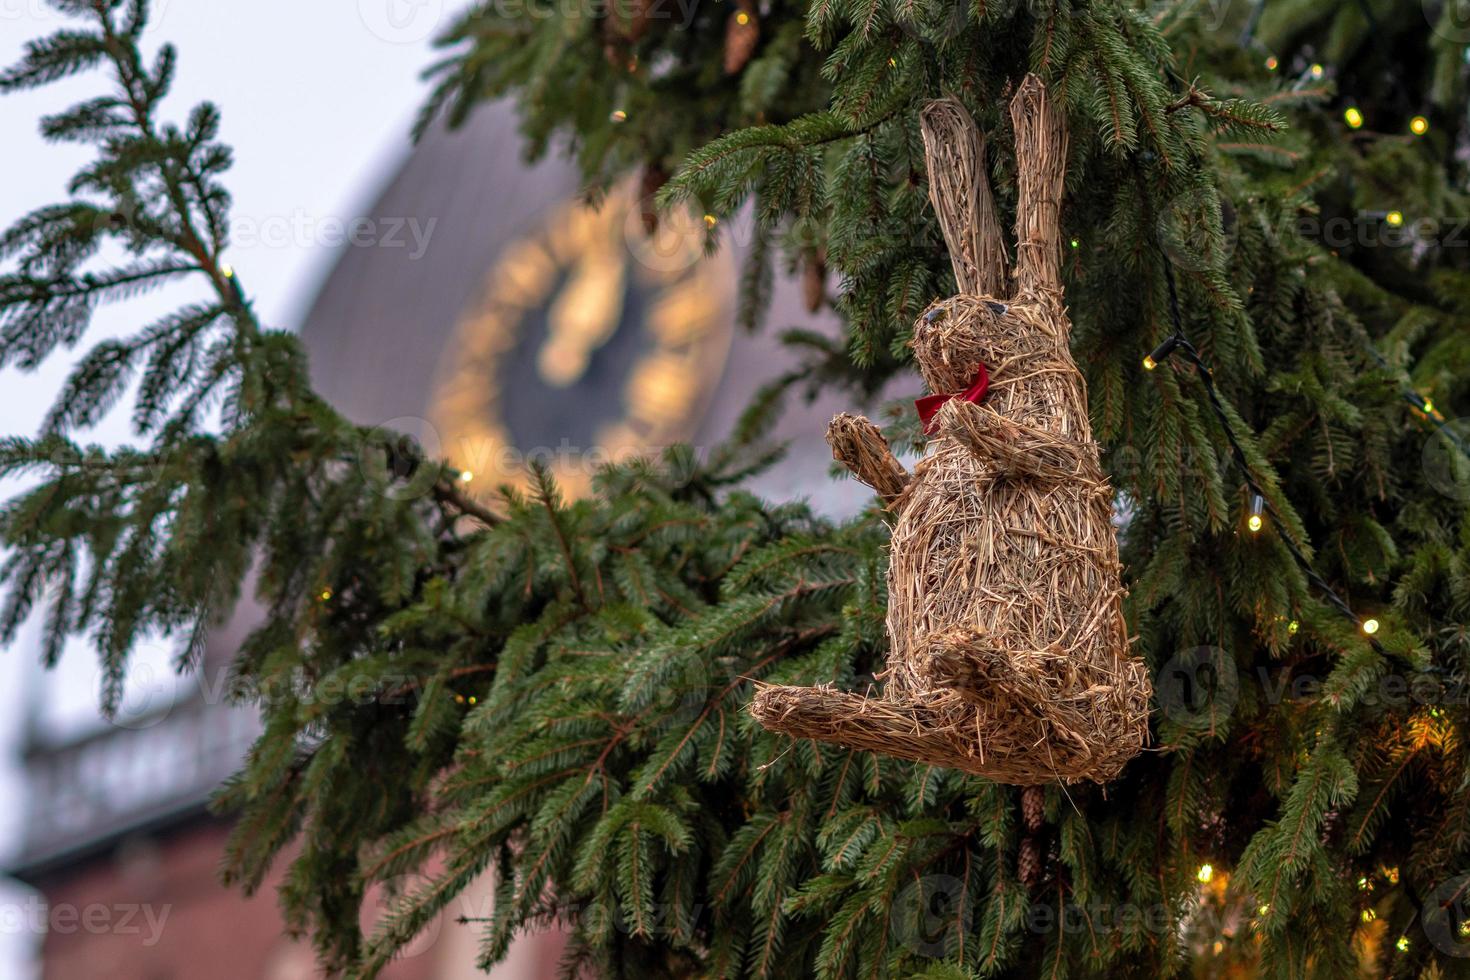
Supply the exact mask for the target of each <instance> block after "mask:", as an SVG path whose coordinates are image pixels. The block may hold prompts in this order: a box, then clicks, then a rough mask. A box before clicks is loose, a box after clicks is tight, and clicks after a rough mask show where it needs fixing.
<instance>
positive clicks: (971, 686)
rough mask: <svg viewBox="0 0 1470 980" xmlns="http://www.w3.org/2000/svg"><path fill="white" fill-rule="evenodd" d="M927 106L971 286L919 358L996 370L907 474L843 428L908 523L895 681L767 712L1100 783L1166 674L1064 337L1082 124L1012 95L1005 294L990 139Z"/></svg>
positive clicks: (895, 561)
mask: <svg viewBox="0 0 1470 980" xmlns="http://www.w3.org/2000/svg"><path fill="white" fill-rule="evenodd" d="M931 108H932V109H934V113H933V115H932V116H931V115H929V114H928V113H929V110H926V117H925V120H924V121H925V134H924V135H925V147H926V156H928V158H929V164H930V186H931V194H932V195H933V196H935V205H936V210H937V211H938V212H939V217H940V223H941V226H942V227H943V229H944V232H945V238H946V240H947V242H948V243H949V246H950V252H951V257H952V259H953V261H954V265H955V273H956V279H957V281H958V282H959V283H960V286H961V290H962V291H961V293H960V294H959V295H956V296H954V297H951V298H950V299H947V300H942V301H940V302H937V303H935V304H933V305H932V306H930V308H929V309H928V310H926V311H925V313H924V314H923V315H922V316H920V318H919V320H918V322H917V323H916V324H915V326H914V333H913V341H912V344H913V349H914V357H915V361H916V363H917V365H918V367H919V370H920V373H921V374H922V375H923V377H924V379H925V381H926V382H927V383H928V385H929V388H930V390H931V391H933V392H935V393H940V394H943V393H950V392H961V391H965V390H966V389H967V386H969V385H971V384H972V382H973V381H974V380H975V379H976V378H977V377H978V376H979V375H978V374H977V372H978V371H979V370H980V369H981V368H982V366H983V368H984V369H985V370H986V371H987V372H988V375H989V387H988V390H987V391H986V393H985V396H984V399H983V401H980V402H979V403H975V402H971V401H966V400H964V399H963V398H961V397H955V398H951V399H949V400H948V401H947V402H945V403H944V404H943V406H942V407H941V408H940V409H939V411H938V414H937V416H936V417H935V420H934V421H935V423H936V424H935V433H934V437H933V438H932V439H931V440H930V443H929V446H928V451H927V452H926V454H925V456H924V458H923V459H922V460H920V461H919V463H918V464H917V465H916V467H915V470H914V473H913V475H912V476H911V477H910V476H908V475H907V474H904V473H903V470H902V467H901V466H900V465H899V464H898V463H897V461H896V460H895V459H893V458H892V456H891V454H889V453H888V450H887V444H886V442H884V441H883V439H882V436H881V434H879V433H878V432H877V430H876V428H875V427H873V426H872V423H870V422H868V421H867V420H866V419H862V418H860V417H856V416H849V415H842V416H839V417H838V418H837V419H834V420H833V425H832V427H831V428H830V429H829V433H828V438H829V441H830V442H831V443H832V445H833V451H834V455H835V456H836V457H837V458H838V459H840V460H843V461H844V462H846V463H847V464H848V465H849V466H850V467H851V468H853V469H854V471H855V472H857V474H858V476H859V477H860V478H862V479H864V480H865V481H866V482H868V483H869V484H870V485H872V486H873V487H874V488H875V489H877V490H878V491H879V493H880V495H882V496H883V498H884V500H885V501H886V502H887V503H888V505H889V508H890V510H891V511H892V512H893V513H894V515H895V523H894V528H893V537H892V544H891V555H890V563H889V570H888V593H889V595H888V618H887V625H888V632H889V637H890V649H889V654H888V661H887V668H886V670H885V671H884V672H883V674H882V680H883V682H884V691H883V695H882V696H881V697H876V698H874V697H867V696H863V695H856V694H850V693H846V692H842V691H838V690H835V689H833V688H830V687H825V686H821V687H812V688H798V687H777V686H763V687H762V688H761V689H760V690H759V691H758V693H757V697H756V701H755V703H754V705H753V706H752V711H753V712H754V714H755V715H756V717H757V718H759V719H760V721H761V723H762V724H764V725H765V726H766V727H768V728H771V729H773V730H776V731H784V732H788V733H790V734H793V735H798V736H803V737H808V738H815V739H819V740H822V741H828V742H834V743H837V744H841V745H847V746H851V747H856V748H865V749H872V750H875V751H879V752H883V753H886V754H889V755H893V756H897V757H901V758H907V759H913V760H916V761H921V762H927V763H931V764H935V765H943V766H950V767H954V768H958V769H963V770H965V771H968V772H974V773H978V774H982V775H987V776H990V777H992V778H995V779H998V780H1001V781H1005V782H1011V783H1016V784H1034V783H1044V782H1052V781H1057V780H1063V781H1070V780H1076V779H1092V780H1095V781H1103V780H1106V779H1110V778H1112V777H1113V776H1115V775H1116V774H1117V772H1118V770H1119V769H1121V768H1122V766H1123V765H1124V764H1125V763H1126V762H1127V761H1128V760H1129V759H1130V758H1132V757H1133V756H1134V755H1136V754H1137V752H1138V751H1139V750H1140V749H1141V748H1142V746H1143V744H1144V742H1145V741H1146V739H1147V734H1148V700H1149V696H1150V684H1149V680H1148V676H1147V673H1146V671H1145V668H1144V665H1143V664H1142V663H1141V662H1140V661H1138V660H1137V659H1135V658H1131V657H1129V655H1128V634H1127V628H1126V625H1125V623H1124V620H1123V615H1122V602H1121V600H1122V596H1123V594H1124V591H1123V588H1122V581H1121V567H1120V565H1119V562H1118V545H1117V535H1116V532H1115V529H1114V527H1113V524H1112V491H1111V489H1110V487H1109V486H1108V483H1107V481H1106V479H1105V477H1104V475H1103V473H1102V470H1101V466H1100V464H1099V458H1098V450H1097V446H1096V444H1095V443H1094V442H1093V440H1092V432H1091V425H1090V423H1089V419H1088V414H1087V392H1086V385H1085V382H1084V380H1083V377H1082V374H1081V372H1080V371H1079V370H1078V369H1077V366H1076V364H1075V363H1074V361H1073V359H1072V354H1071V351H1070V348H1069V345H1068V335H1069V333H1070V322H1069V320H1068V318H1067V314H1066V310H1065V307H1064V305H1063V302H1062V295H1061V283H1060V271H1059V256H1058V252H1059V239H1060V221H1059V209H1060V197H1061V186H1062V177H1063V172H1062V166H1063V161H1064V159H1065V146H1066V139H1065V130H1064V129H1063V127H1062V125H1061V122H1060V119H1059V117H1058V116H1057V115H1055V114H1054V113H1053V111H1052V110H1051V107H1050V105H1049V103H1048V102H1047V101H1046V94H1045V89H1044V87H1042V85H1041V83H1040V81H1039V80H1038V79H1036V78H1035V77H1034V76H1029V77H1028V78H1027V79H1026V81H1025V82H1024V83H1023V85H1022V86H1021V88H1020V91H1019V92H1018V94H1017V96H1016V100H1015V102H1013V104H1012V116H1013V119H1014V121H1015V128H1016V134H1017V144H1018V148H1017V157H1018V172H1019V175H1020V193H1019V198H1020V201H1019V208H1018V211H1019V214H1018V220H1017V226H1018V235H1017V237H1018V242H1019V244H1018V259H1017V262H1018V268H1017V270H1016V274H1015V276H1014V288H1013V289H1011V290H1006V287H1007V286H1010V285H1012V279H1011V277H1009V276H1008V275H1007V274H1006V270H1005V260H1004V256H1005V251H1004V247H1003V246H1002V245H1001V244H1000V242H999V235H998V229H997V228H996V226H995V218H994V207H993V204H992V202H991V200H990V195H989V188H988V183H987V182H986V177H985V174H984V148H983V141H981V140H980V139H979V136H978V133H975V132H974V130H973V123H971V122H969V119H968V116H967V115H964V113H963V110H962V109H958V108H957V104H954V103H946V104H943V105H937V106H931ZM966 124H968V128H967V125H966ZM967 140H968V141H972V142H966V141H967ZM1002 291H1009V292H1011V293H1012V295H1011V296H1009V297H1007V298H998V297H997V296H995V294H996V293H1000V292H1002Z"/></svg>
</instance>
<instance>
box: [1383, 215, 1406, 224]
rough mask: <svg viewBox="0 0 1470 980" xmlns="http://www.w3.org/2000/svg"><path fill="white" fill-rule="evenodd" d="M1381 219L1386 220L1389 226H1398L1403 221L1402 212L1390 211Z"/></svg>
mask: <svg viewBox="0 0 1470 980" xmlns="http://www.w3.org/2000/svg"><path fill="white" fill-rule="evenodd" d="M1383 220H1384V221H1387V222H1388V226H1389V227H1390V228H1398V227H1399V226H1400V225H1402V224H1403V223H1404V212H1402V211H1390V212H1388V214H1386V215H1384V217H1383Z"/></svg>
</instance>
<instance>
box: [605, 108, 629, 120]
mask: <svg viewBox="0 0 1470 980" xmlns="http://www.w3.org/2000/svg"><path fill="white" fill-rule="evenodd" d="M608 118H609V119H611V120H612V121H613V122H615V123H620V122H623V121H624V120H625V119H627V118H628V114H627V113H626V112H624V111H623V110H622V109H614V110H613V111H612V112H611V113H609V114H608Z"/></svg>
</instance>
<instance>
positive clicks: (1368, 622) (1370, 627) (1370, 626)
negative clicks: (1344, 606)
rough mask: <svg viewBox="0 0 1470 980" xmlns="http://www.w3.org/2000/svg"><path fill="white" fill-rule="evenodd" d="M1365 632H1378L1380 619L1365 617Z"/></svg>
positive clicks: (1370, 634) (1371, 633) (1369, 633)
mask: <svg viewBox="0 0 1470 980" xmlns="http://www.w3.org/2000/svg"><path fill="white" fill-rule="evenodd" d="M1363 632H1364V633H1366V634H1367V635H1368V636H1372V635H1373V634H1374V633H1377V632H1378V620H1376V619H1365V620H1363Z"/></svg>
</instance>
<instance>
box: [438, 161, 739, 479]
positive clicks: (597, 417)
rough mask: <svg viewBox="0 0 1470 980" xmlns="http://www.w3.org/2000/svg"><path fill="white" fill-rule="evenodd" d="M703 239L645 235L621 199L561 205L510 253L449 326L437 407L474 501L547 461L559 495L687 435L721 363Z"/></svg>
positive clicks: (723, 299)
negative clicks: (612, 465)
mask: <svg viewBox="0 0 1470 980" xmlns="http://www.w3.org/2000/svg"><path fill="white" fill-rule="evenodd" d="M702 246H703V234H702V231H701V230H700V229H697V228H694V227H691V226H690V225H688V224H685V225H684V226H682V227H681V226H679V225H677V224H670V223H668V222H665V223H663V224H662V225H661V227H660V230H659V231H658V232H657V233H656V234H655V235H654V236H652V237H648V236H645V235H644V233H643V230H642V225H641V221H640V217H639V209H638V205H637V202H636V200H635V198H634V195H633V194H632V192H631V190H626V189H625V190H623V191H620V192H618V193H615V194H611V195H609V196H608V198H607V199H606V200H605V201H604V202H603V203H602V206H601V207H597V208H594V207H591V206H588V205H585V204H581V203H568V204H565V205H562V206H561V207H558V208H555V209H553V210H552V212H551V214H550V216H549V217H548V219H547V220H546V222H545V224H544V225H543V226H542V227H541V228H539V229H537V230H536V231H535V232H533V233H532V234H530V235H527V236H525V237H522V238H520V239H518V240H515V241H513V242H511V244H510V245H509V246H507V247H506V248H505V249H504V250H503V251H502V252H501V254H500V256H499V258H498V260H497V261H496V263H495V264H494V266H493V267H492V268H491V269H490V270H489V271H488V272H487V274H486V276H485V281H484V285H483V287H482V289H481V290H480V293H479V295H478V297H477V298H476V299H475V301H474V302H473V303H472V304H471V306H470V308H469V309H467V310H466V311H465V312H464V314H463V315H462V316H461V318H460V321H459V323H458V325H457V327H456V328H455V331H454V334H453V338H452V340H451V342H450V345H449V348H448V349H447V351H446V353H445V360H444V364H443V365H442V367H441V369H440V373H439V382H438V383H437V384H436V386H435V393H434V396H433V398H432V401H431V408H430V416H431V422H432V424H433V425H434V427H435V428H436V429H437V430H438V433H439V435H440V437H441V439H442V445H443V448H444V452H445V453H446V454H447V455H448V457H449V459H450V461H451V463H453V464H454V465H455V466H457V467H459V468H460V469H461V470H464V471H467V472H470V473H472V474H473V477H474V479H473V484H472V485H473V487H474V488H476V489H477V490H478V491H480V492H481V493H484V492H488V491H490V490H493V489H494V488H496V487H498V486H500V485H503V484H509V485H512V486H524V485H525V482H526V479H527V476H528V472H529V470H528V467H529V464H530V463H531V462H533V461H541V462H543V463H545V464H546V465H548V466H549V467H550V468H551V470H552V472H553V473H554V474H555V476H556V478H557V481H558V482H559V483H560V485H561V488H562V490H563V492H564V493H566V494H567V495H568V496H579V495H583V494H585V493H587V492H588V490H589V489H590V486H591V479H592V476H593V474H594V472H595V471H596V469H597V467H598V466H599V465H601V464H602V463H606V462H610V461H618V460H624V459H627V458H628V457H629V456H631V455H635V454H640V453H648V452H655V451H657V450H659V449H662V448H663V447H664V446H667V445H668V444H670V443H672V442H677V441H680V440H686V439H689V438H690V437H692V436H693V434H694V431H695V429H696V427H697V425H698V423H699V420H700V418H701V417H702V415H703V413H704V410H705V407H706V405H707V402H708V399H709V396H710V395H712V394H713V392H714V389H715V387H716V385H717V384H718V383H719V380H720V376H721V374H722V372H723V369H724V364H725V358H726V355H727V354H728V352H729V346H730V333H731V322H732V320H733V311H732V300H733V285H732V284H733V282H734V279H735V275H734V270H733V268H732V262H731V260H730V258H729V257H728V255H726V254H725V253H724V252H723V251H722V252H720V253H718V254H716V255H714V256H710V257H706V256H704V255H703V247H702Z"/></svg>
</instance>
